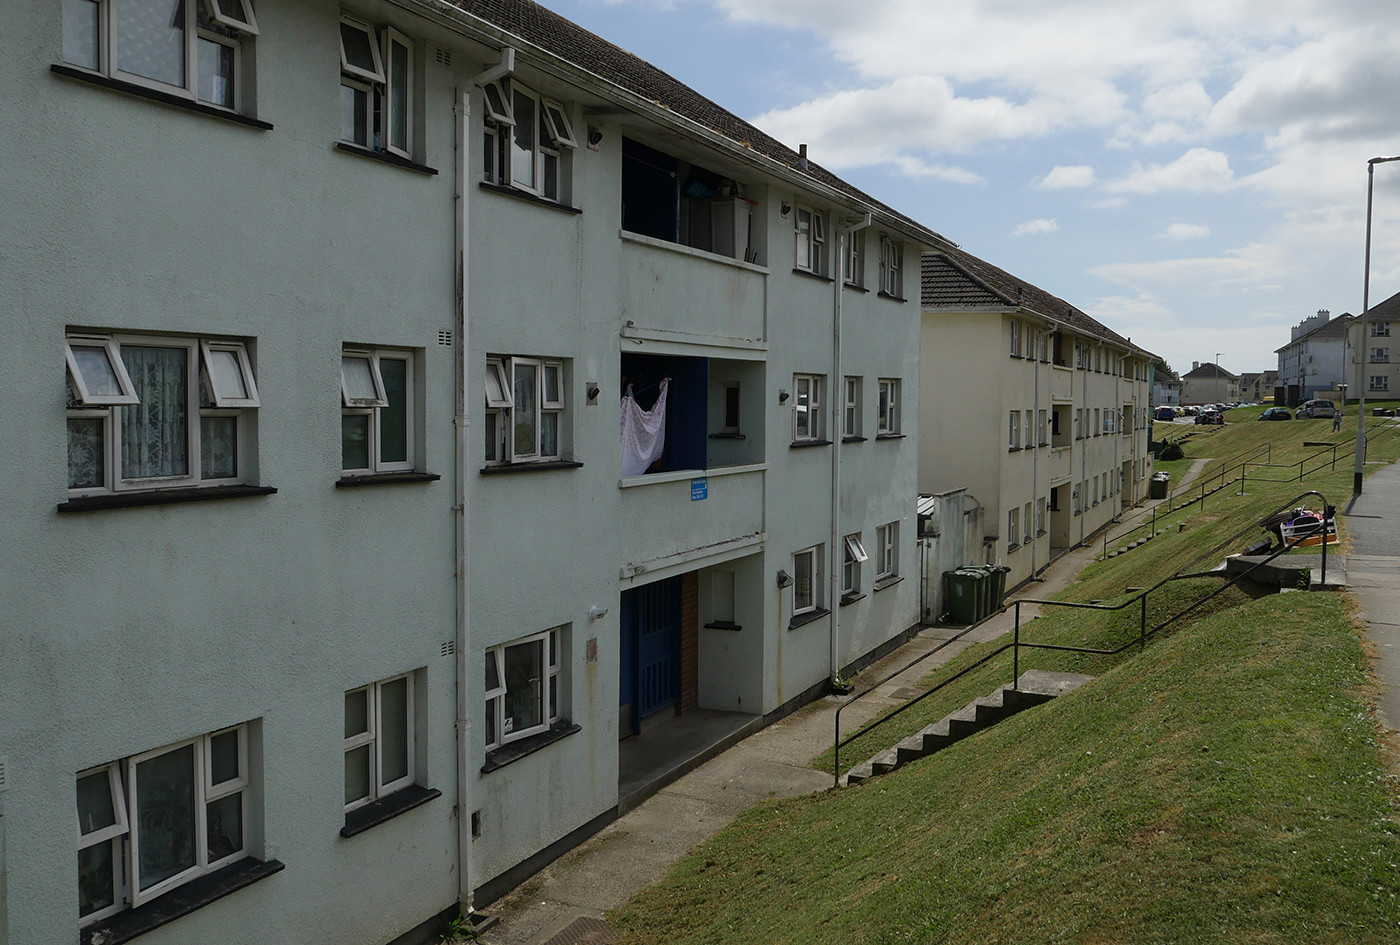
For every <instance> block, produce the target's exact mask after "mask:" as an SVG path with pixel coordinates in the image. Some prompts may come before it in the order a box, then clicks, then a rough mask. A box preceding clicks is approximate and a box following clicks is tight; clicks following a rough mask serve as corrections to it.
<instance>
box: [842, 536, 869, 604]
mask: <svg viewBox="0 0 1400 945" xmlns="http://www.w3.org/2000/svg"><path fill="white" fill-rule="evenodd" d="M841 543H842V545H843V546H844V550H845V564H844V566H843V567H842V569H841V596H843V597H854V596H855V595H857V594H859V593H860V565H861V562H863V561H868V560H870V556H869V555H868V554H866V553H865V546H864V545H863V544H861V541H860V534H859V533H857V534H854V535H847V536H846V537H845V538H844V539H842V542H841Z"/></svg>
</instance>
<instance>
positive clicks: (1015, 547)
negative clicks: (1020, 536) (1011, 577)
mask: <svg viewBox="0 0 1400 945" xmlns="http://www.w3.org/2000/svg"><path fill="white" fill-rule="evenodd" d="M1020 547H1021V546H1020V545H1007V546H1006V553H1007V554H1011V552H1013V551H1016V550H1018V549H1019V548H1020Z"/></svg>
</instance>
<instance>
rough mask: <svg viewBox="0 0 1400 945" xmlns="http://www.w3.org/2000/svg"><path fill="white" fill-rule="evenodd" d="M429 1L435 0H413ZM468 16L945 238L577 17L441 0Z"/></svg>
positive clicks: (923, 232) (517, 4) (505, 1)
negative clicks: (576, 20)
mask: <svg viewBox="0 0 1400 945" xmlns="http://www.w3.org/2000/svg"><path fill="white" fill-rule="evenodd" d="M419 2H426V3H429V4H431V3H433V2H434V0H419ZM441 2H442V3H444V4H446V5H448V6H450V7H454V8H456V9H457V10H460V11H462V12H463V13H465V14H467V15H468V16H469V17H472V18H475V19H478V20H481V21H483V22H485V23H487V24H490V25H492V26H495V27H496V28H497V29H499V30H501V31H504V32H505V33H506V34H509V35H510V36H512V37H516V38H517V39H518V40H519V41H520V46H521V47H522V48H524V47H534V48H536V49H538V50H540V51H542V52H544V53H547V54H549V55H550V56H554V57H557V58H559V59H561V60H563V61H565V62H567V63H569V64H570V65H572V66H573V67H574V68H575V69H578V70H580V71H582V72H585V73H588V74H589V75H591V76H592V77H593V78H594V79H596V80H597V81H598V83H599V84H600V85H604V86H607V85H611V86H615V87H616V88H618V89H620V90H622V91H624V92H626V93H630V94H631V95H633V96H637V97H640V98H642V99H645V100H646V101H648V102H651V103H653V104H654V105H657V106H660V108H661V109H664V110H665V111H668V112H670V113H672V114H673V115H675V116H677V117H678V118H681V119H684V120H686V121H689V122H693V123H694V124H697V125H699V126H701V127H702V128H705V129H708V130H709V131H711V132H713V133H715V134H718V135H720V136H722V137H724V138H727V139H729V141H730V142H731V143H732V144H733V145H734V146H736V147H737V148H738V149H742V150H743V151H747V152H751V153H752V154H755V155H759V156H761V157H763V158H767V159H769V160H771V161H774V162H776V163H778V164H780V165H783V166H785V168H786V169H788V171H789V173H791V174H793V175H804V176H806V177H808V178H810V179H811V180H812V181H814V182H816V183H817V184H820V185H823V186H824V187H826V188H829V189H831V190H834V191H836V192H838V193H839V194H841V195H843V196H845V197H847V198H849V199H851V200H853V201H855V202H856V203H858V204H863V205H864V207H863V209H870V210H872V211H874V212H878V213H879V214H880V215H881V216H882V217H887V218H888V219H889V220H890V221H892V222H894V223H896V224H898V225H900V226H901V228H903V229H905V230H906V231H907V232H908V234H910V235H913V236H916V237H917V238H918V239H919V240H920V241H922V242H924V243H927V244H930V245H938V244H949V245H951V243H950V241H949V240H948V239H947V238H946V237H943V236H941V235H940V234H938V233H936V232H934V231H933V230H930V229H928V228H927V227H925V226H924V225H923V224H921V223H919V222H918V221H916V220H913V219H911V218H910V217H907V216H905V215H904V214H902V213H900V212H899V211H897V210H895V209H894V208H892V207H890V206H888V205H886V204H884V203H881V202H880V201H878V200H876V199H875V198H874V197H871V196H870V195H869V194H867V193H865V192H864V191H861V190H860V189H858V188H856V187H854V186H852V185H851V184H849V183H847V182H846V181H844V180H842V179H841V178H839V177H837V176H836V175H835V174H833V173H831V172H830V171H828V170H826V169H825V168H823V167H821V166H820V165H818V164H816V163H815V162H813V161H811V160H806V161H805V165H804V159H803V158H802V156H801V155H800V154H799V153H798V152H797V151H794V150H793V149H792V148H790V147H788V146H787V145H785V144H783V143H782V142H781V141H778V140H777V139H776V138H774V137H772V136H771V135H768V134H767V133H765V132H763V131H760V130H759V129H758V128H756V127H754V126H753V125H751V124H749V123H748V122H746V121H744V120H743V119H742V118H740V117H738V116H737V115H735V114H734V113H733V112H730V111H727V110H725V109H723V108H721V107H720V106H719V105H717V104H715V103H714V102H712V101H710V100H709V99H707V98H705V97H704V96H703V95H701V94H700V93H699V92H697V91H695V90H694V89H692V88H690V87H689V86H687V85H686V84H685V83H683V82H681V81H680V80H678V79H676V78H674V77H672V76H670V75H668V74H666V73H665V72H662V71H661V70H660V69H658V68H657V67H656V66H653V65H652V64H651V63H649V62H647V61H646V60H644V59H642V58H640V57H638V56H635V55H633V54H632V53H630V52H627V51H626V50H625V49H622V48H621V47H619V46H615V45H613V44H612V43H610V42H608V41H607V40H605V39H602V38H601V37H599V36H596V35H594V34H593V33H590V32H588V31H587V30H586V29H584V28H583V27H581V26H579V25H578V24H577V23H574V22H572V21H571V20H567V19H565V18H564V17H562V16H560V15H559V14H557V13H554V12H553V11H551V10H547V9H545V8H544V7H542V6H540V5H539V4H538V3H533V2H531V0H441Z"/></svg>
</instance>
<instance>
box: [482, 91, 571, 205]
mask: <svg viewBox="0 0 1400 945" xmlns="http://www.w3.org/2000/svg"><path fill="white" fill-rule="evenodd" d="M482 103H483V111H484V112H485V118H484V121H483V122H482V136H483V153H482V158H483V160H482V167H483V170H484V175H485V178H486V181H487V182H488V183H491V184H496V185H499V186H501V187H510V188H513V189H516V190H520V191H523V192H524V193H529V194H534V195H535V196H538V197H543V198H544V199H546V200H552V201H556V202H563V201H564V200H565V199H566V197H567V195H568V186H567V176H568V175H567V169H568V156H569V155H570V154H571V153H572V151H573V150H574V149H575V148H577V147H578V139H577V137H576V136H575V135H574V127H573V123H572V122H571V121H570V120H569V114H568V110H567V108H565V106H564V105H563V104H561V103H559V102H556V101H553V100H551V99H547V98H544V97H543V96H541V95H540V94H539V93H537V92H535V91H534V90H532V89H530V88H529V87H528V86H526V85H524V84H522V83H521V82H519V81H517V80H516V79H514V78H506V79H500V80H498V81H496V82H490V83H487V84H486V85H483V86H482Z"/></svg>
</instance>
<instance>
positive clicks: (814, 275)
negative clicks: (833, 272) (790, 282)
mask: <svg viewBox="0 0 1400 945" xmlns="http://www.w3.org/2000/svg"><path fill="white" fill-rule="evenodd" d="M792 272H793V275H796V276H806V277H807V278H808V279H816V280H817V281H818V282H835V281H836V280H835V279H833V278H831V277H830V276H824V275H822V274H821V273H820V272H813V271H812V270H810V269H798V268H797V267H796V266H794V267H793V270H792Z"/></svg>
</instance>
